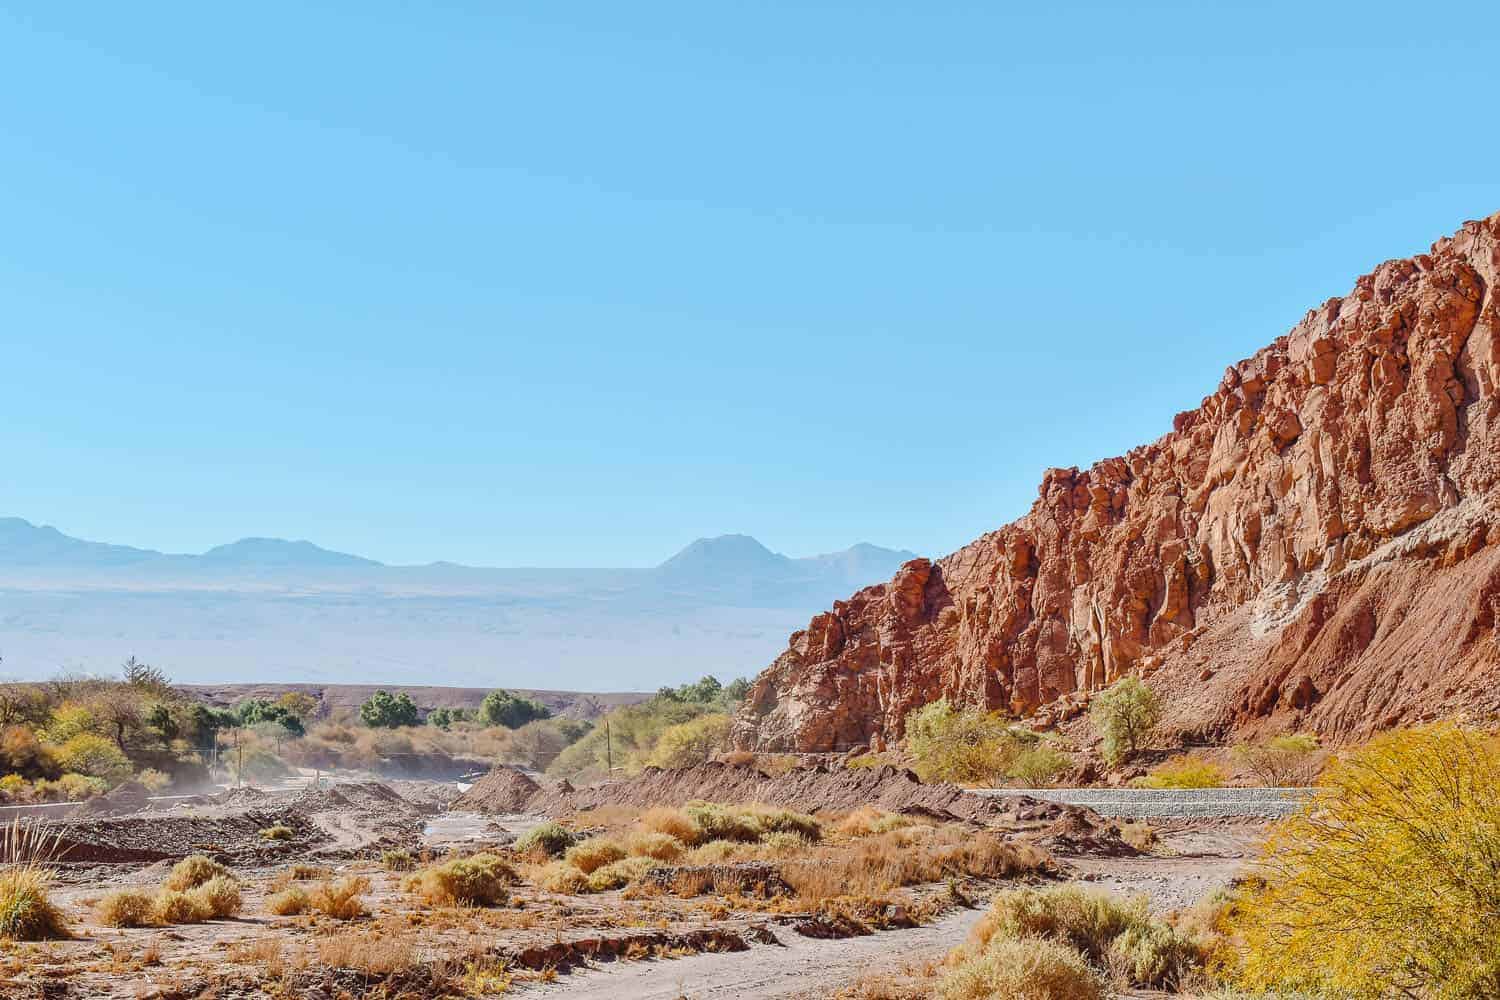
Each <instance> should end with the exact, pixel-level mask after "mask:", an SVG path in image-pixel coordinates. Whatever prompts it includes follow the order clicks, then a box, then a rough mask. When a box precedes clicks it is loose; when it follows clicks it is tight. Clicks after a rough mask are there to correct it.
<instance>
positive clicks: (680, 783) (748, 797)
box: [475, 761, 1035, 824]
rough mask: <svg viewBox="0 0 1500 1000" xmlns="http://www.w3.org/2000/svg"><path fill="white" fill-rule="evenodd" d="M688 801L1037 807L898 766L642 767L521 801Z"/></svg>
mask: <svg viewBox="0 0 1500 1000" xmlns="http://www.w3.org/2000/svg"><path fill="white" fill-rule="evenodd" d="M475 787H478V786H475ZM694 799H701V800H705V801H710V802H764V803H767V804H769V805H777V806H784V807H786V808H788V809H796V810H798V811H800V812H847V811H850V810H853V809H858V808H859V807H860V806H864V805H873V806H877V807H879V808H881V809H884V810H886V811H887V812H898V813H907V814H910V815H923V816H930V817H932V818H934V819H939V820H968V821H971V822H975V823H984V824H989V823H993V822H995V821H998V820H1001V819H1004V818H1007V817H1008V815H1009V813H1008V810H1011V809H1015V808H1018V807H1022V806H1025V805H1031V804H1035V803H1034V800H1032V799H1026V798H1022V799H1010V800H1007V801H1006V802H1003V803H1002V802H1000V801H998V800H996V799H991V798H985V797H983V796H979V795H971V794H969V793H968V792H966V791H964V790H963V789H962V788H959V787H958V786H957V785H942V784H923V782H922V781H921V780H920V779H918V778H917V776H916V775H915V774H913V773H911V772H910V771H907V770H904V769H902V768H898V767H878V768H862V769H858V770H850V769H847V768H842V769H838V770H830V769H828V768H827V767H823V766H819V767H813V768H805V769H801V770H796V771H790V772H788V773H786V774H783V775H779V776H776V777H772V776H771V775H768V774H766V773H764V772H763V771H760V770H758V769H757V768H754V767H750V766H745V765H737V764H725V763H721V762H718V761H710V762H709V763H707V764H699V765H698V766H696V767H688V768H681V769H677V770H671V771H663V770H660V769H658V768H654V767H648V768H646V770H644V771H642V772H641V773H640V774H639V775H637V776H636V777H634V778H631V779H629V780H627V781H616V782H611V783H609V784H603V785H592V786H590V787H588V788H579V789H573V790H572V791H562V790H559V789H556V788H553V789H543V790H542V791H541V792H540V793H538V794H537V795H535V796H534V797H533V798H532V799H531V800H530V801H529V802H528V803H527V804H526V811H527V812H536V813H545V814H547V815H553V816H558V815H565V814H567V813H571V812H578V811H580V810H584V809H594V808H598V807H599V806H604V805H625V806H642V807H647V806H659V805H682V804H683V803H685V802H691V801H693V800H694Z"/></svg>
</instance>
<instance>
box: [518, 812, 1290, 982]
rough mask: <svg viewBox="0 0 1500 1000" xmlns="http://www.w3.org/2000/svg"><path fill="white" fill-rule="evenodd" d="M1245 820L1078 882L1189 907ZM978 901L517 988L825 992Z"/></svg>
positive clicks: (969, 918) (1239, 836) (932, 943)
mask: <svg viewBox="0 0 1500 1000" xmlns="http://www.w3.org/2000/svg"><path fill="white" fill-rule="evenodd" d="M1260 833H1261V831H1260V828H1259V827H1258V826H1255V825H1253V824H1247V825H1244V826H1233V827H1229V828H1226V829H1215V830H1211V831H1201V830H1193V831H1183V832H1177V833H1167V834H1166V835H1164V836H1163V838H1162V847H1163V853H1162V854H1159V855H1153V856H1146V857H1139V858H1089V859H1073V861H1072V863H1073V864H1074V866H1075V872H1076V874H1077V876H1078V878H1079V879H1080V880H1081V881H1083V882H1084V883H1085V884H1092V885H1093V886H1095V887H1097V888H1100V889H1106V890H1109V891H1111V892H1120V893H1125V894H1133V893H1145V894H1146V896H1147V897H1148V898H1149V899H1150V901H1151V908H1152V909H1153V910H1155V911H1156V912H1158V913H1165V912H1167V911H1169V910H1175V909H1181V908H1183V907H1186V906H1189V905H1191V904H1192V903H1194V902H1195V901H1197V900H1198V899H1200V898H1201V897H1203V896H1204V895H1206V894H1207V893H1209V892H1210V891H1212V890H1213V889H1214V888H1216V887H1218V886H1222V885H1226V884H1228V882H1229V880H1230V879H1231V878H1233V877H1234V875H1235V873H1236V872H1237V871H1238V870H1239V869H1240V867H1241V866H1242V865H1243V864H1244V862H1245V859H1246V857H1247V856H1248V855H1250V854H1251V852H1253V850H1254V845H1255V843H1256V842H1257V840H1258V838H1259V836H1260ZM985 908H986V907H984V906H983V905H981V906H978V907H976V908H974V909H967V910H956V911H954V912H952V913H949V914H948V915H947V916H945V917H943V918H941V919H940V920H937V921H934V922H933V923H931V924H927V925H926V926H923V927H917V928H913V929H911V930H895V931H884V932H881V933H878V934H873V935H871V936H869V937H862V938H848V939H845V940H833V941H818V940H812V939H810V938H805V937H802V936H801V935H799V934H796V933H795V932H793V931H792V930H790V929H789V928H785V927H778V928H776V929H775V933H776V937H777V938H778V939H779V940H780V941H781V942H782V944H781V945H780V946H778V945H755V946H754V947H752V948H751V950H750V951H748V952H732V953H728V954H703V955H693V956H690V957H687V958H680V959H673V960H667V961H650V962H616V963H611V964H608V965H601V966H598V967H596V968H595V969H591V970H588V971H579V972H575V973H573V974H571V975H567V976H563V977H562V978H560V979H559V980H558V981H556V982H555V983H551V984H547V985H539V986H534V987H531V988H529V989H528V990H527V991H525V992H524V994H523V995H525V996H536V997H539V998H540V997H548V998H550V997H568V998H573V1000H617V998H620V997H630V998H632V1000H757V998H761V997H772V998H774V997H780V998H785V1000H791V998H798V1000H810V998H816V997H827V996H829V995H830V994H832V993H834V992H836V991H837V990H838V989H840V988H841V987H844V986H847V985H848V984H849V983H851V982H853V981H855V980H857V979H859V978H861V977H863V976H869V975H872V974H879V973H880V972H882V971H887V970H889V971H894V970H897V969H901V968H904V967H910V966H915V965H919V964H921V963H922V962H924V961H927V960H936V959H940V958H942V957H943V956H944V955H946V954H947V953H948V952H949V951H950V950H952V949H953V948H954V947H955V946H957V945H959V944H961V943H962V942H963V940H964V939H965V938H966V937H967V936H968V934H969V929H970V928H972V927H973V926H974V924H975V923H976V922H977V921H978V920H979V918H980V916H982V915H983V913H984V911H985Z"/></svg>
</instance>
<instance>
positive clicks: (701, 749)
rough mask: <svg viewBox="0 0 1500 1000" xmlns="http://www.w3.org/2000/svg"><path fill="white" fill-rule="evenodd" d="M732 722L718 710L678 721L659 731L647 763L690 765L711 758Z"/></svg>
mask: <svg viewBox="0 0 1500 1000" xmlns="http://www.w3.org/2000/svg"><path fill="white" fill-rule="evenodd" d="M732 724H733V721H732V720H731V719H730V718H729V716H727V715H724V714H723V713H721V712H714V713H711V714H709V715H703V716H699V717H698V718H696V719H693V720H691V721H689V722H679V723H678V724H677V725H675V726H668V727H667V728H666V729H664V730H662V734H661V736H660V737H658V738H657V741H656V747H655V748H654V749H653V750H652V751H651V756H650V758H649V759H650V762H651V764H652V765H653V766H655V767H692V766H694V765H695V764H702V763H705V762H706V761H709V760H712V759H713V755H714V754H715V753H716V752H717V751H718V749H719V748H720V747H722V746H723V745H724V741H725V740H727V739H728V738H729V730H730V728H731V726H732Z"/></svg>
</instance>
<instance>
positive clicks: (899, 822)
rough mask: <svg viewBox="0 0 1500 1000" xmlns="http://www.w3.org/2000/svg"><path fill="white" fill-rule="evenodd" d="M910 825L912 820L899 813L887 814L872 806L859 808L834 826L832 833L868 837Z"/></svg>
mask: <svg viewBox="0 0 1500 1000" xmlns="http://www.w3.org/2000/svg"><path fill="white" fill-rule="evenodd" d="M911 825H912V820H911V819H910V818H909V817H907V816H902V815H900V814H899V813H888V812H886V811H885V810H883V809H877V808H875V807H874V806H860V807H859V808H858V809H856V810H854V811H853V812H851V813H850V814H849V815H847V816H845V817H844V818H843V819H840V820H839V821H838V822H837V823H836V824H834V831H835V832H837V833H839V834H841V835H842V836H845V837H869V836H872V835H874V834H877V833H889V832H890V831H891V830H899V829H902V828H903V827H908V826H911Z"/></svg>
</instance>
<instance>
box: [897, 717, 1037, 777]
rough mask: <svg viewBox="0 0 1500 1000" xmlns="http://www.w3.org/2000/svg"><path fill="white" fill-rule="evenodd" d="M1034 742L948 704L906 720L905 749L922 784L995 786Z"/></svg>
mask: <svg viewBox="0 0 1500 1000" xmlns="http://www.w3.org/2000/svg"><path fill="white" fill-rule="evenodd" d="M1033 740H1035V736H1033V735H1032V734H1030V733H1023V732H1022V731H1019V730H1016V729H1014V728H1013V727H1012V726H1011V725H1010V724H1009V723H1007V722H1006V721H1004V720H1003V719H1001V718H999V717H998V716H994V715H990V714H988V713H986V712H984V711H981V710H980V709H977V708H965V709H956V708H954V707H953V706H952V705H950V704H949V703H948V700H947V699H946V698H942V699H939V700H938V701H934V702H932V703H931V704H928V705H924V706H923V707H922V708H919V709H917V710H915V711H913V712H912V713H911V714H910V715H908V716H907V717H906V749H907V752H908V753H910V754H911V756H912V760H913V762H914V769H915V770H916V772H917V776H918V777H920V778H921V779H922V780H923V781H951V782H956V783H959V784H969V785H974V784H992V783H994V782H996V781H998V780H999V779H1001V778H1003V777H1004V776H1005V773H1006V771H1007V770H1009V769H1010V766H1011V764H1012V763H1013V762H1014V760H1015V758H1016V756H1017V755H1018V754H1019V753H1020V752H1021V751H1022V750H1023V749H1024V748H1025V747H1026V746H1027V745H1028V744H1029V743H1030V742H1031V741H1033Z"/></svg>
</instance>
